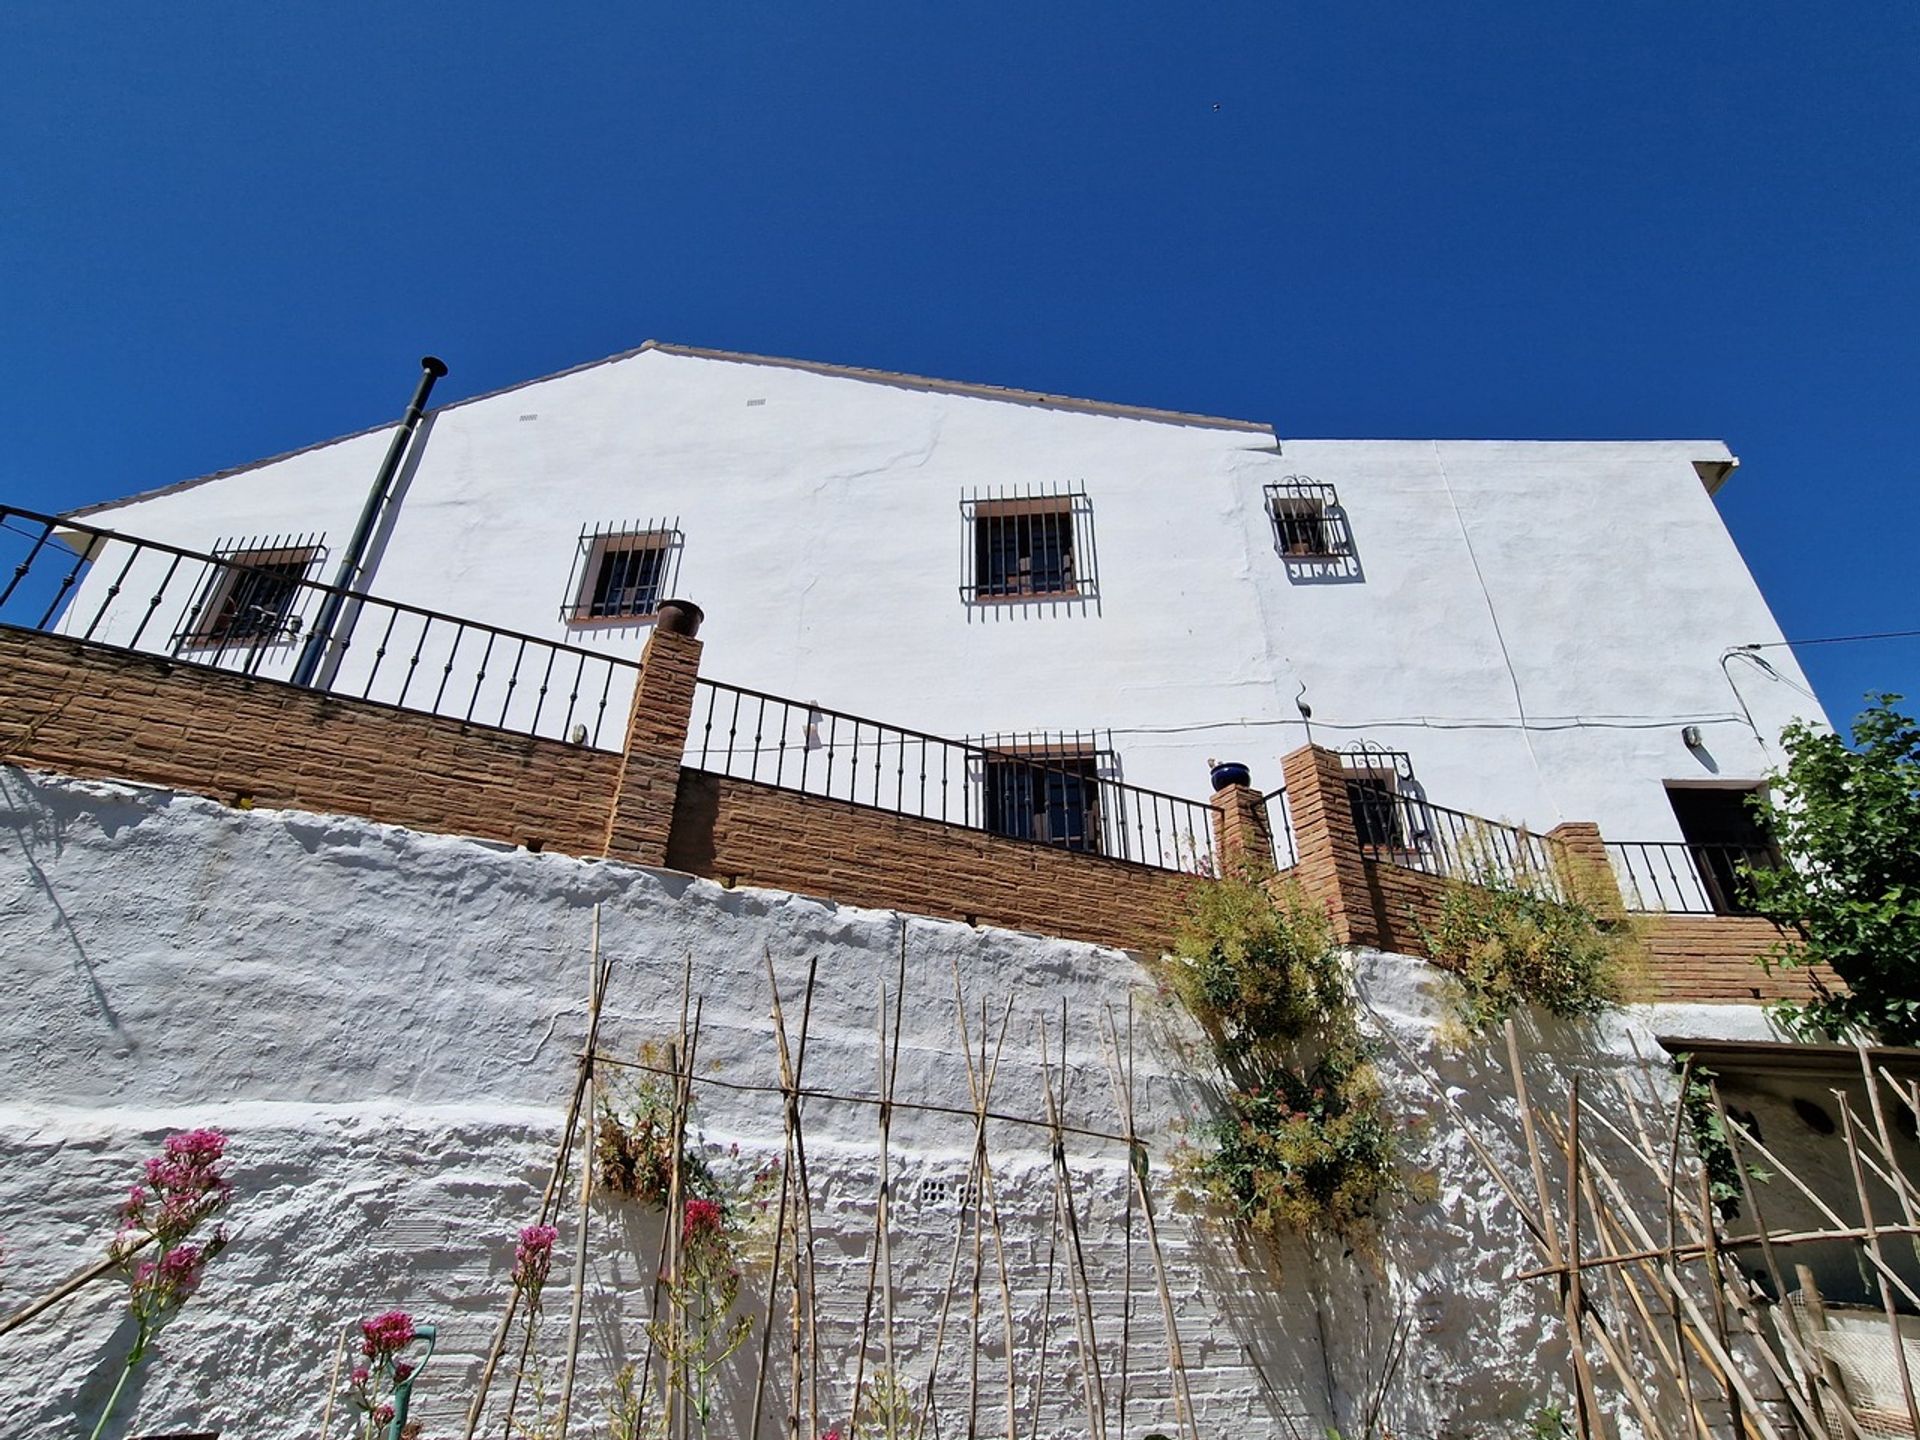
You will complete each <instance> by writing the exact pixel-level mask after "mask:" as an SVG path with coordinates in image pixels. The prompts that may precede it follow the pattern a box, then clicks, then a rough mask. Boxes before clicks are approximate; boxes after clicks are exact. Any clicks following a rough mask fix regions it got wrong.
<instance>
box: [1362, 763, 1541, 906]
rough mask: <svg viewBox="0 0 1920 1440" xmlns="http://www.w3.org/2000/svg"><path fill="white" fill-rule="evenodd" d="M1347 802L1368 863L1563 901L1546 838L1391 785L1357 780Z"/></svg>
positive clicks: (1519, 827) (1516, 826)
mask: <svg viewBox="0 0 1920 1440" xmlns="http://www.w3.org/2000/svg"><path fill="white" fill-rule="evenodd" d="M1347 794H1348V799H1349V801H1350V802H1351V804H1352V807H1353V820H1354V828H1355V829H1356V830H1357V831H1358V832H1359V836H1360V849H1361V851H1362V853H1364V854H1365V855H1366V856H1367V857H1368V858H1369V859H1372V860H1383V861H1387V862H1389V863H1391V864H1394V865H1400V866H1404V867H1405V868H1407V869H1409V870H1419V871H1422V872H1424V873H1426V874H1428V875H1440V876H1444V877H1445V878H1447V879H1449V880H1462V881H1466V882H1467V883H1469V884H1474V885H1493V886H1502V887H1507V888H1513V889H1521V890H1530V891H1532V892H1534V893H1535V894H1543V895H1550V896H1558V895H1559V894H1560V893H1561V886H1560V874H1559V870H1558V868H1557V867H1556V866H1555V864H1554V860H1555V853H1554V852H1555V848H1556V847H1555V846H1554V844H1553V842H1552V841H1550V840H1548V839H1547V838H1546V837H1545V836H1543V835H1536V834H1534V833H1533V832H1532V831H1531V830H1527V829H1524V828H1522V827H1521V826H1518V825H1508V824H1506V823H1504V822H1502V821H1499V820H1489V819H1487V818H1485V817H1484V816H1480V815H1470V814H1468V813H1467V812H1466V811H1464V810H1452V809H1449V808H1448V807H1447V806H1445V805H1435V804H1434V803H1432V802H1431V801H1429V800H1426V799H1424V798H1422V797H1420V796H1418V795H1415V794H1411V793H1408V792H1405V791H1399V790H1395V789H1393V788H1391V787H1390V786H1388V785H1386V784H1384V783H1374V782H1371V781H1368V780H1364V779H1352V780H1349V781H1348V784H1347Z"/></svg>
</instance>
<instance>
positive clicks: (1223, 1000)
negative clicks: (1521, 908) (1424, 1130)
mask: <svg viewBox="0 0 1920 1440" xmlns="http://www.w3.org/2000/svg"><path fill="white" fill-rule="evenodd" d="M1166 966H1167V978H1168V983H1169V985H1170V988H1171V989H1172V990H1173V992H1174V993H1175V994H1176V995H1177V996H1178V997H1179V999H1180V1001H1181V1002H1182V1004H1183V1005H1184V1006H1185V1007H1186V1009H1187V1010H1188V1012H1189V1013H1191V1014H1192V1015H1193V1017H1194V1019H1195V1020H1196V1021H1198V1022H1199V1025H1200V1028H1201V1029H1202V1030H1203V1031H1204V1032H1205V1033H1206V1036H1207V1039H1208V1042H1209V1045H1210V1047H1211V1050H1212V1054H1213V1059H1214V1062H1215V1063H1216V1065H1217V1066H1218V1068H1219V1072H1220V1074H1221V1076H1222V1078H1223V1091H1224V1093H1223V1096H1222V1103H1221V1106H1220V1109H1219V1112H1218V1113H1217V1114H1216V1115H1215V1116H1214V1117H1213V1118H1212V1119H1211V1120H1209V1121H1208V1122H1207V1124H1206V1126H1205V1127H1204V1130H1203V1138H1204V1140H1205V1141H1206V1142H1208V1148H1206V1149H1205V1150H1204V1152H1203V1153H1202V1154H1201V1155H1200V1157H1199V1158H1198V1159H1197V1161H1196V1162H1195V1168H1196V1171H1197V1174H1198V1176H1199V1178H1200V1180H1201V1182H1202V1183H1203V1184H1204V1186H1205V1187H1206V1189H1207V1191H1208V1192H1209V1193H1210V1194H1211V1195H1212V1196H1213V1198H1214V1199H1215V1200H1216V1201H1217V1202H1219V1203H1220V1204H1222V1205H1223V1206H1225V1207H1227V1209H1228V1210H1229V1211H1230V1212H1231V1213H1232V1214H1233V1215H1234V1216H1235V1217H1236V1218H1237V1219H1239V1220H1240V1221H1241V1222H1243V1223H1244V1224H1246V1225H1247V1226H1248V1227H1249V1228H1250V1229H1251V1230H1253V1231H1254V1232H1255V1233H1256V1234H1259V1235H1261V1236H1264V1237H1265V1238H1267V1239H1269V1240H1277V1239H1279V1238H1281V1237H1282V1236H1283V1235H1289V1234H1294V1235H1323V1236H1331V1237H1336V1238H1339V1239H1341V1240H1344V1241H1346V1242H1348V1243H1350V1244H1351V1243H1357V1242H1360V1241H1363V1240H1365V1239H1367V1238H1370V1236H1371V1235H1372V1233H1373V1231H1374V1229H1375V1227H1376V1226H1377V1223H1378V1221H1379V1220H1380V1218H1381V1217H1382V1215H1383V1214H1384V1212H1385V1211H1386V1209H1387V1208H1388V1207H1389V1206H1390V1205H1391V1203H1392V1202H1393V1201H1394V1199H1395V1198H1397V1196H1398V1195H1399V1194H1401V1193H1402V1192H1403V1190H1404V1189H1405V1186H1404V1183H1403V1181H1402V1178H1401V1176H1400V1172H1399V1167H1398V1165H1397V1163H1396V1161H1397V1153H1398V1146H1397V1144H1396V1138H1395V1126H1394V1120H1393V1116H1392V1113H1391V1111H1390V1110H1389V1108H1388V1105H1387V1101H1386V1092H1385V1089H1384V1087H1383V1086H1382V1084H1381V1082H1380V1077H1379V1074H1378V1072H1377V1071H1376V1069H1375V1068H1374V1065H1373V1063H1372V1060H1371V1058H1370V1056H1369V1054H1368V1051H1367V1046H1366V1044H1365V1042H1364V1040H1363V1039H1362V1037H1361V1034H1360V1027H1359V1023H1358V1020H1357V1018H1356V1015H1355V1009H1354V1002H1353V997H1352V993H1351V988H1350V985H1349V983H1348V979H1347V975H1346V973H1345V970H1344V967H1343V966H1342V964H1341V961H1340V957H1339V955H1338V952H1337V951H1336V950H1335V948H1334V945H1333V935H1332V930H1331V927H1330V926H1329V925H1328V923H1327V917H1326V913H1325V911H1323V910H1322V909H1321V908H1320V907H1319V906H1317V905H1315V904H1314V903H1313V902H1312V901H1311V900H1309V899H1308V898H1307V896H1306V895H1305V894H1304V893H1303V892H1302V891H1301V890H1300V889H1299V888H1298V887H1296V886H1294V885H1292V884H1278V885H1272V884H1270V883H1269V882H1267V881H1266V880H1264V879H1263V878H1262V877H1259V876H1243V877H1231V878H1228V879H1224V880H1218V881H1210V882H1208V883H1206V884H1203V885H1201V886H1198V887H1197V888H1196V889H1195V890H1194V891H1193V893H1192V895H1191V896H1190V897H1189V899H1188V901H1187V904H1186V906H1185V909H1184V910H1183V912H1182V913H1181V915H1180V917H1179V920H1178V923H1177V925H1176V929H1175V934H1174V941H1173V944H1172V947H1171V951H1170V953H1169V955H1168V957H1167V961H1166Z"/></svg>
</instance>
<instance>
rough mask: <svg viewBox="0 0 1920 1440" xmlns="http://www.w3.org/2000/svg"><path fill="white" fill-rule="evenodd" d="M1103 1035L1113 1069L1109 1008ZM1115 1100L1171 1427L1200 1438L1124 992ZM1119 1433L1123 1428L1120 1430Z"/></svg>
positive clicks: (1193, 1438) (1130, 1009) (1130, 1011)
mask: <svg viewBox="0 0 1920 1440" xmlns="http://www.w3.org/2000/svg"><path fill="white" fill-rule="evenodd" d="M1106 1020H1107V1036H1108V1041H1109V1044H1110V1045H1111V1047H1112V1054H1113V1064H1114V1066H1115V1069H1116V1070H1117V1069H1118V1067H1119V1063H1120V1059H1119V1054H1120V1043H1119V1038H1118V1036H1116V1035H1115V1034H1114V1032H1113V1012H1112V1010H1111V1009H1109V1010H1108V1011H1107V1016H1106ZM1115 1100H1116V1103H1118V1104H1119V1106H1120V1110H1121V1119H1122V1121H1123V1123H1124V1124H1125V1126H1126V1131H1127V1170H1128V1172H1129V1181H1130V1183H1131V1184H1132V1186H1133V1187H1134V1188H1135V1189H1136V1190H1137V1191H1138V1192H1139V1196H1140V1215H1141V1219H1142V1221H1143V1223H1144V1226H1145V1228H1146V1232H1147V1248H1148V1249H1149V1251H1151V1253H1152V1255H1153V1280H1154V1287H1155V1289H1157V1290H1158V1292H1159V1296H1160V1323H1161V1325H1162V1327H1163V1328H1164V1329H1165V1330H1166V1332H1167V1373H1168V1377H1169V1379H1170V1380H1171V1381H1172V1382H1173V1421H1174V1428H1175V1429H1182V1428H1184V1429H1185V1430H1186V1431H1187V1433H1188V1436H1189V1440H1200V1430H1199V1425H1198V1423H1197V1421H1196V1420H1195V1418H1194V1413H1193V1395H1192V1392H1191V1391H1190V1390H1189V1389H1188V1388H1187V1366H1186V1358H1185V1356H1184V1355H1183V1354H1182V1353H1181V1350H1180V1327H1179V1325H1178V1324H1177V1323H1176V1321H1175V1317H1174V1304H1173V1291H1172V1289H1171V1287H1170V1286H1169V1285H1168V1284H1167V1264H1166V1256H1165V1254H1164V1253H1163V1252H1162V1250H1161V1248H1160V1232H1159V1227H1158V1225H1157V1224H1156V1223H1155V1220H1154V1214H1153V1196H1152V1195H1151V1194H1150V1193H1149V1192H1148V1190H1147V1177H1146V1164H1147V1161H1146V1147H1145V1146H1144V1145H1143V1144H1141V1142H1140V1138H1139V1131H1138V1129H1137V1128H1136V1127H1135V1124H1134V1110H1133V996H1132V995H1131V994H1129V995H1128V996H1127V1061H1126V1073H1125V1083H1124V1086H1123V1085H1122V1084H1121V1082H1120V1077H1119V1076H1118V1075H1116V1076H1115ZM1121 1433H1122V1434H1123V1435H1124V1434H1125V1431H1124V1430H1122V1432H1121Z"/></svg>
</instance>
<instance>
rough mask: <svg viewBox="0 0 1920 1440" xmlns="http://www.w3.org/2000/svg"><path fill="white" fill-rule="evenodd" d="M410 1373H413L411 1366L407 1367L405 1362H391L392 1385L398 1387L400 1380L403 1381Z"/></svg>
mask: <svg viewBox="0 0 1920 1440" xmlns="http://www.w3.org/2000/svg"><path fill="white" fill-rule="evenodd" d="M412 1373H413V1366H411V1365H409V1364H408V1363H407V1362H406V1361H404V1360H396V1361H394V1362H393V1383H394V1384H396V1385H398V1384H399V1383H400V1382H401V1381H402V1380H405V1379H406V1378H407V1377H408V1376H409V1375H411V1374H412Z"/></svg>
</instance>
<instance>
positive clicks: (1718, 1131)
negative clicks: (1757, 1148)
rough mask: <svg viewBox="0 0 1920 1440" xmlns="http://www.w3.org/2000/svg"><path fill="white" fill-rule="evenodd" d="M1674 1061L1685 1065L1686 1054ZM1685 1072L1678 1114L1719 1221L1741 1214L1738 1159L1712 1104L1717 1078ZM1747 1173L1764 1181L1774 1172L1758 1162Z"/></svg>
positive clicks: (1710, 1073) (1701, 1072)
mask: <svg viewBox="0 0 1920 1440" xmlns="http://www.w3.org/2000/svg"><path fill="white" fill-rule="evenodd" d="M1675 1063H1676V1064H1679V1065H1681V1066H1683V1067H1684V1065H1685V1063H1686V1057H1685V1056H1680V1057H1677V1059H1676V1062H1675ZM1685 1073H1686V1082H1687V1083H1686V1087H1685V1088H1684V1089H1683V1090H1682V1091H1681V1092H1680V1115H1681V1118H1682V1119H1683V1120H1685V1122H1686V1126H1687V1133H1688V1134H1690V1135H1692V1136H1693V1148H1694V1150H1695V1151H1696V1152H1697V1153H1698V1154H1699V1156H1700V1164H1701V1166H1702V1167H1703V1168H1704V1169H1705V1170H1706V1172H1707V1195H1708V1198H1710V1199H1711V1200H1712V1201H1713V1206H1714V1209H1716V1210H1718V1211H1719V1212H1720V1218H1721V1219H1722V1220H1733V1219H1736V1218H1738V1216H1739V1214H1740V1199H1741V1190H1742V1186H1741V1184H1740V1162H1739V1161H1738V1160H1737V1159H1735V1158H1734V1153H1733V1144H1732V1142H1731V1141H1730V1140H1729V1139H1728V1137H1727V1127H1726V1121H1725V1117H1724V1116H1723V1115H1722V1114H1721V1111H1720V1107H1719V1106H1718V1105H1717V1104H1715V1103H1714V1098H1713V1081H1714V1079H1715V1078H1716V1077H1715V1075H1714V1073H1713V1071H1711V1070H1701V1069H1697V1068H1696V1069H1693V1070H1690V1071H1686V1072H1685ZM1747 1176H1748V1178H1749V1179H1752V1180H1759V1181H1767V1180H1771V1179H1772V1178H1773V1172H1772V1171H1770V1170H1767V1169H1765V1168H1763V1167H1761V1166H1759V1165H1749V1166H1748V1167H1747Z"/></svg>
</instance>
